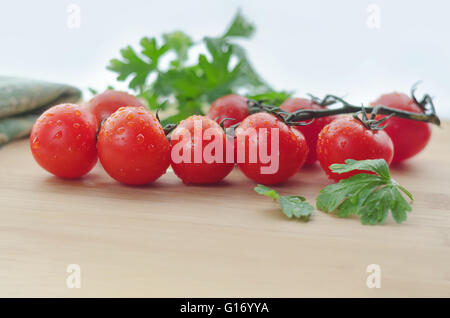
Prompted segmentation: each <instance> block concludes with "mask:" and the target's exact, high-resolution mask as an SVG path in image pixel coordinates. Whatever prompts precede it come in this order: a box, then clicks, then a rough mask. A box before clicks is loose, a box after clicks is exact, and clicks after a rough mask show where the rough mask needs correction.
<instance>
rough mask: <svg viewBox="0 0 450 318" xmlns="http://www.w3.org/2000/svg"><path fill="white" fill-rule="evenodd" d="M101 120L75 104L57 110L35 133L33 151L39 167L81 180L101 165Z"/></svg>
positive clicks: (42, 119) (45, 117)
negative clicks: (98, 137)
mask: <svg viewBox="0 0 450 318" xmlns="http://www.w3.org/2000/svg"><path fill="white" fill-rule="evenodd" d="M96 132H97V120H96V119H95V117H94V115H92V114H91V113H90V112H89V111H88V110H87V109H86V108H84V107H81V106H78V105H75V104H61V105H57V106H53V107H52V108H50V109H48V110H47V111H46V112H44V113H43V114H42V115H41V116H40V117H39V118H38V120H37V121H36V123H35V124H34V126H33V129H32V130H31V135H30V147H31V152H32V153H33V156H34V159H35V160H36V161H37V163H38V164H39V165H40V166H41V167H42V168H44V169H45V170H47V171H48V172H50V173H53V174H54V175H56V176H58V177H61V178H67V179H74V178H79V177H81V176H83V175H85V174H86V173H88V172H89V171H91V169H92V168H93V167H94V165H95V163H96V162H97V149H96V146H95V138H96V137H95V135H96Z"/></svg>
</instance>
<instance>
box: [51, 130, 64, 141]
mask: <svg viewBox="0 0 450 318" xmlns="http://www.w3.org/2000/svg"><path fill="white" fill-rule="evenodd" d="M61 137H62V131H61V130H60V131H58V132H57V133H56V134H55V136H53V138H56V139H57V138H61Z"/></svg>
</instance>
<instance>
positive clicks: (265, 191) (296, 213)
mask: <svg viewBox="0 0 450 318" xmlns="http://www.w3.org/2000/svg"><path fill="white" fill-rule="evenodd" d="M254 190H255V192H256V193H259V194H261V195H265V196H267V197H269V198H272V199H273V200H277V199H278V200H279V201H280V206H281V210H282V211H283V213H284V214H285V215H286V216H287V217H288V218H292V217H295V218H297V219H302V220H304V221H308V220H309V218H310V217H311V215H312V214H313V213H314V207H313V206H312V205H311V204H309V203H308V202H306V199H305V198H304V197H301V196H298V195H286V196H281V195H279V194H278V192H277V191H275V190H274V189H271V188H269V187H266V186H264V185H261V184H258V185H257V186H256V187H255V188H254Z"/></svg>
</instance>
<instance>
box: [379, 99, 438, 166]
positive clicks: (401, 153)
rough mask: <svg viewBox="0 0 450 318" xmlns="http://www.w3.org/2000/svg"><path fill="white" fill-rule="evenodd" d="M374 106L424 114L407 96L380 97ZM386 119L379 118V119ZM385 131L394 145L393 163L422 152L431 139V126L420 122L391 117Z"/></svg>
mask: <svg viewBox="0 0 450 318" xmlns="http://www.w3.org/2000/svg"><path fill="white" fill-rule="evenodd" d="M371 105H372V106H376V105H384V106H387V107H391V108H396V109H400V110H405V111H409V112H414V113H422V110H421V109H420V107H419V106H418V105H417V104H416V103H415V102H414V100H413V99H412V98H411V97H409V96H408V95H406V94H402V93H396V92H394V93H390V94H385V95H382V96H380V97H379V98H378V99H377V100H376V101H374V102H373V103H371ZM383 117H385V116H384V115H379V116H377V119H381V118H383ZM386 125H387V126H386V128H385V129H384V131H385V132H386V133H387V134H388V135H389V136H390V137H391V139H392V142H393V144H394V158H393V159H392V163H399V162H402V161H404V160H406V159H409V158H411V157H413V156H415V155H416V154H418V153H419V152H421V151H422V150H423V149H424V148H425V146H426V145H427V144H428V141H429V140H430V138H431V124H429V123H424V122H420V121H415V120H410V119H404V118H398V117H391V118H389V119H388V120H387V122H386Z"/></svg>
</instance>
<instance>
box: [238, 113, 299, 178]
mask: <svg viewBox="0 0 450 318" xmlns="http://www.w3.org/2000/svg"><path fill="white" fill-rule="evenodd" d="M260 128H266V129H267V138H266V140H265V141H264V140H261V139H260V138H259V132H260V131H261V130H260ZM272 128H275V129H277V130H278V150H279V153H278V156H277V158H278V169H277V171H276V172H274V173H268V174H265V173H262V171H261V167H268V166H270V162H269V163H263V161H262V160H261V159H262V158H261V157H260V156H259V154H258V155H257V161H256V162H253V163H252V162H251V160H250V156H249V151H250V149H251V148H253V147H252V146H250V145H257V146H258V149H259V148H260V147H261V146H263V149H264V143H265V144H266V145H267V146H266V147H267V148H266V149H268V150H267V153H268V154H271V153H272V146H271V136H272V130H271V129H272ZM252 129H255V130H256V131H257V132H258V134H257V135H255V134H253V135H252V134H250V133H249V132H250V131H251V130H252ZM240 147H242V148H244V149H245V160H241V159H240V158H239V156H240V155H239V153H240V150H239V149H240ZM236 151H237V163H238V166H239V169H240V170H241V171H242V172H243V173H244V174H245V175H246V176H247V177H248V178H250V179H251V180H253V181H255V182H257V183H261V184H267V185H269V184H279V183H282V182H284V181H286V180H287V179H289V178H290V177H292V176H293V175H294V174H295V173H296V172H298V171H299V169H300V168H301V167H302V166H303V164H304V163H305V160H306V157H307V155H308V145H307V143H306V140H305V137H304V136H303V135H302V133H301V132H299V131H298V130H296V129H295V128H292V127H289V126H287V125H286V124H284V123H283V122H281V121H280V120H279V119H278V118H276V117H275V116H273V115H271V114H268V113H256V114H253V115H250V116H248V117H247V118H246V119H244V121H243V122H242V123H241V124H240V125H239V127H238V128H237V129H236ZM258 152H259V151H258ZM241 161H242V162H241Z"/></svg>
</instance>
